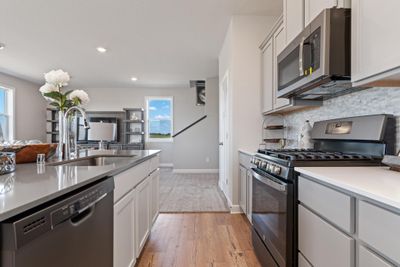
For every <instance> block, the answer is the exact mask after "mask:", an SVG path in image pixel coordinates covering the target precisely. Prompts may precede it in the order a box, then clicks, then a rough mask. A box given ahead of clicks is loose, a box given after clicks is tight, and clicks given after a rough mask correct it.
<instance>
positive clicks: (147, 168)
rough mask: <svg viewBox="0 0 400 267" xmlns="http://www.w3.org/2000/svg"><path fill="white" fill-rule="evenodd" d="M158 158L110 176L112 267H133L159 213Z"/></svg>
mask: <svg viewBox="0 0 400 267" xmlns="http://www.w3.org/2000/svg"><path fill="white" fill-rule="evenodd" d="M158 160H159V159H158V155H157V156H155V157H153V158H151V159H150V160H148V161H145V162H143V163H140V164H139V165H136V166H135V167H133V168H130V169H128V170H126V171H124V172H122V173H120V174H117V175H115V176H114V181H115V191H114V265H113V266H114V267H133V266H135V263H136V259H137V258H138V257H139V255H140V252H141V251H142V249H143V247H144V245H145V243H146V241H147V238H148V236H149V233H150V230H151V226H152V225H153V222H154V221H155V220H156V218H157V216H158V212H159V193H160V190H159V183H160V182H159V177H160V172H159V170H158V165H157V164H158Z"/></svg>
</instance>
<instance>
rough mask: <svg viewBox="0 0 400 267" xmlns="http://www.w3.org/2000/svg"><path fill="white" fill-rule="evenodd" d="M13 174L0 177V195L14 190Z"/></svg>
mask: <svg viewBox="0 0 400 267" xmlns="http://www.w3.org/2000/svg"><path fill="white" fill-rule="evenodd" d="M14 182H15V177H14V173H12V174H9V175H4V176H0V195H3V194H5V193H8V192H10V191H11V190H12V189H13V188H14Z"/></svg>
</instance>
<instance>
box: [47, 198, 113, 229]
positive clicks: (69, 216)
mask: <svg viewBox="0 0 400 267" xmlns="http://www.w3.org/2000/svg"><path fill="white" fill-rule="evenodd" d="M107 194H108V193H104V194H102V195H100V196H98V195H92V196H91V197H89V198H88V197H82V198H80V199H79V200H77V201H76V202H74V203H72V204H69V205H66V206H63V207H61V208H59V209H58V210H55V211H53V212H52V213H51V221H52V225H51V226H52V228H54V227H56V226H57V225H59V224H62V223H64V222H66V221H68V220H69V221H70V222H71V224H72V225H75V226H77V225H79V224H80V223H81V222H83V221H84V220H85V219H86V218H87V217H90V215H92V213H93V211H94V207H95V206H96V204H97V203H98V202H100V201H101V200H103V198H105V197H106V196H107ZM89 201H90V202H89Z"/></svg>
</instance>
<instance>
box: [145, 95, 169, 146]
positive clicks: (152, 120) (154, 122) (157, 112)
mask: <svg viewBox="0 0 400 267" xmlns="http://www.w3.org/2000/svg"><path fill="white" fill-rule="evenodd" d="M146 114H147V116H146V118H147V132H146V140H147V141H149V142H172V132H173V125H174V124H173V99H172V97H148V98H147V99H146Z"/></svg>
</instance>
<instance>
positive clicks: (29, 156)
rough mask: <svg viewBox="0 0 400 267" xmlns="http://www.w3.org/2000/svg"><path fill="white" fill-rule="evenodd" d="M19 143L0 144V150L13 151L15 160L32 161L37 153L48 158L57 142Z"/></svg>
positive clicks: (18, 162)
mask: <svg viewBox="0 0 400 267" xmlns="http://www.w3.org/2000/svg"><path fill="white" fill-rule="evenodd" d="M19 143H21V144H10V145H0V152H1V153H3V152H12V153H15V158H16V160H15V162H16V163H17V164H20V163H32V162H35V161H36V159H37V155H38V154H44V155H45V158H46V159H48V158H50V157H51V156H53V155H54V154H55V152H56V149H57V144H26V143H24V142H22V141H20V142H19Z"/></svg>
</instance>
